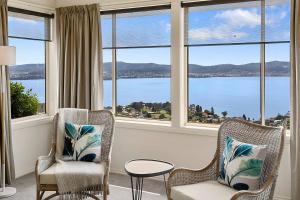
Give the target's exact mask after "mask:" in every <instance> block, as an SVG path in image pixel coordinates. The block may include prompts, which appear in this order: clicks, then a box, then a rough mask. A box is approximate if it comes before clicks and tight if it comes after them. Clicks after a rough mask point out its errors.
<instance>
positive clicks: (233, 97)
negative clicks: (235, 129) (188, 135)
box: [104, 77, 290, 119]
mask: <svg viewBox="0 0 300 200" xmlns="http://www.w3.org/2000/svg"><path fill="white" fill-rule="evenodd" d="M170 83H171V82H170V79H169V78H150V79H146V78H145V79H119V80H118V81H117V104H118V105H128V104H130V103H131V102H134V101H143V102H166V101H171V98H170V96H171V94H170V93H171V91H170V88H171V87H170ZM111 87H112V86H111V81H109V80H106V81H104V97H105V98H104V104H105V106H111V102H112V99H111V96H112V95H111ZM188 101H189V104H198V105H201V106H202V107H203V109H208V110H210V109H211V107H214V111H215V113H217V114H219V115H221V112H223V111H227V112H228V116H234V117H241V116H242V115H243V114H245V115H246V117H250V118H251V119H252V118H254V119H259V117H260V78H259V77H212V78H190V79H189V90H188ZM265 105H266V106H265V107H266V117H267V118H269V117H274V116H276V115H277V114H278V113H280V114H282V115H285V114H286V113H287V112H288V111H289V110H290V79H289V77H266V103H265Z"/></svg>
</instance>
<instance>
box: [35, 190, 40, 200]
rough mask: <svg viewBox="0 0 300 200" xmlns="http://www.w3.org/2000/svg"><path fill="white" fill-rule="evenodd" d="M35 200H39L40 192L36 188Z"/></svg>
mask: <svg viewBox="0 0 300 200" xmlns="http://www.w3.org/2000/svg"><path fill="white" fill-rule="evenodd" d="M36 200H41V191H40V190H39V189H38V188H37V189H36Z"/></svg>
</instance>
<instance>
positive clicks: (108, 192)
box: [107, 185, 110, 195]
mask: <svg viewBox="0 0 300 200" xmlns="http://www.w3.org/2000/svg"><path fill="white" fill-rule="evenodd" d="M109 194H110V190H109V185H107V195H109Z"/></svg>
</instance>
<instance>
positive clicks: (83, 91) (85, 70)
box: [56, 4, 102, 110]
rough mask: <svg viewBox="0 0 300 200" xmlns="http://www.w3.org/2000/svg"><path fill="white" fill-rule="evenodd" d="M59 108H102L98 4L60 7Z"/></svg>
mask: <svg viewBox="0 0 300 200" xmlns="http://www.w3.org/2000/svg"><path fill="white" fill-rule="evenodd" d="M56 13H57V45H58V65H59V73H60V74H59V107H61V108H66V107H71V108H85V109H91V110H99V109H101V108H102V53H101V51H102V44H101V35H100V28H101V27H100V9H99V6H98V4H93V5H84V6H72V7H64V8H58V9H57V10H56Z"/></svg>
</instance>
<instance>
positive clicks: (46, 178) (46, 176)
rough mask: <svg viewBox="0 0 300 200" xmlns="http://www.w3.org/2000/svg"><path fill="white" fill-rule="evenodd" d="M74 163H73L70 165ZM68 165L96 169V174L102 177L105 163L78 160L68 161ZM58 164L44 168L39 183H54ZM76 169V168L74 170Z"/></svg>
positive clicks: (88, 169)
mask: <svg viewBox="0 0 300 200" xmlns="http://www.w3.org/2000/svg"><path fill="white" fill-rule="evenodd" d="M72 163H74V165H72ZM68 165H70V166H72V167H78V168H80V169H85V170H87V171H92V172H94V171H97V174H95V175H96V176H102V178H101V179H103V177H104V173H105V163H104V162H102V163H94V162H80V161H69V162H68ZM58 166H59V164H57V163H54V164H53V165H52V166H51V167H49V168H48V169H46V170H45V171H43V172H42V173H41V174H40V184H48V185H56V176H55V172H56V170H57V167H58ZM74 171H76V169H75V170H74Z"/></svg>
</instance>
